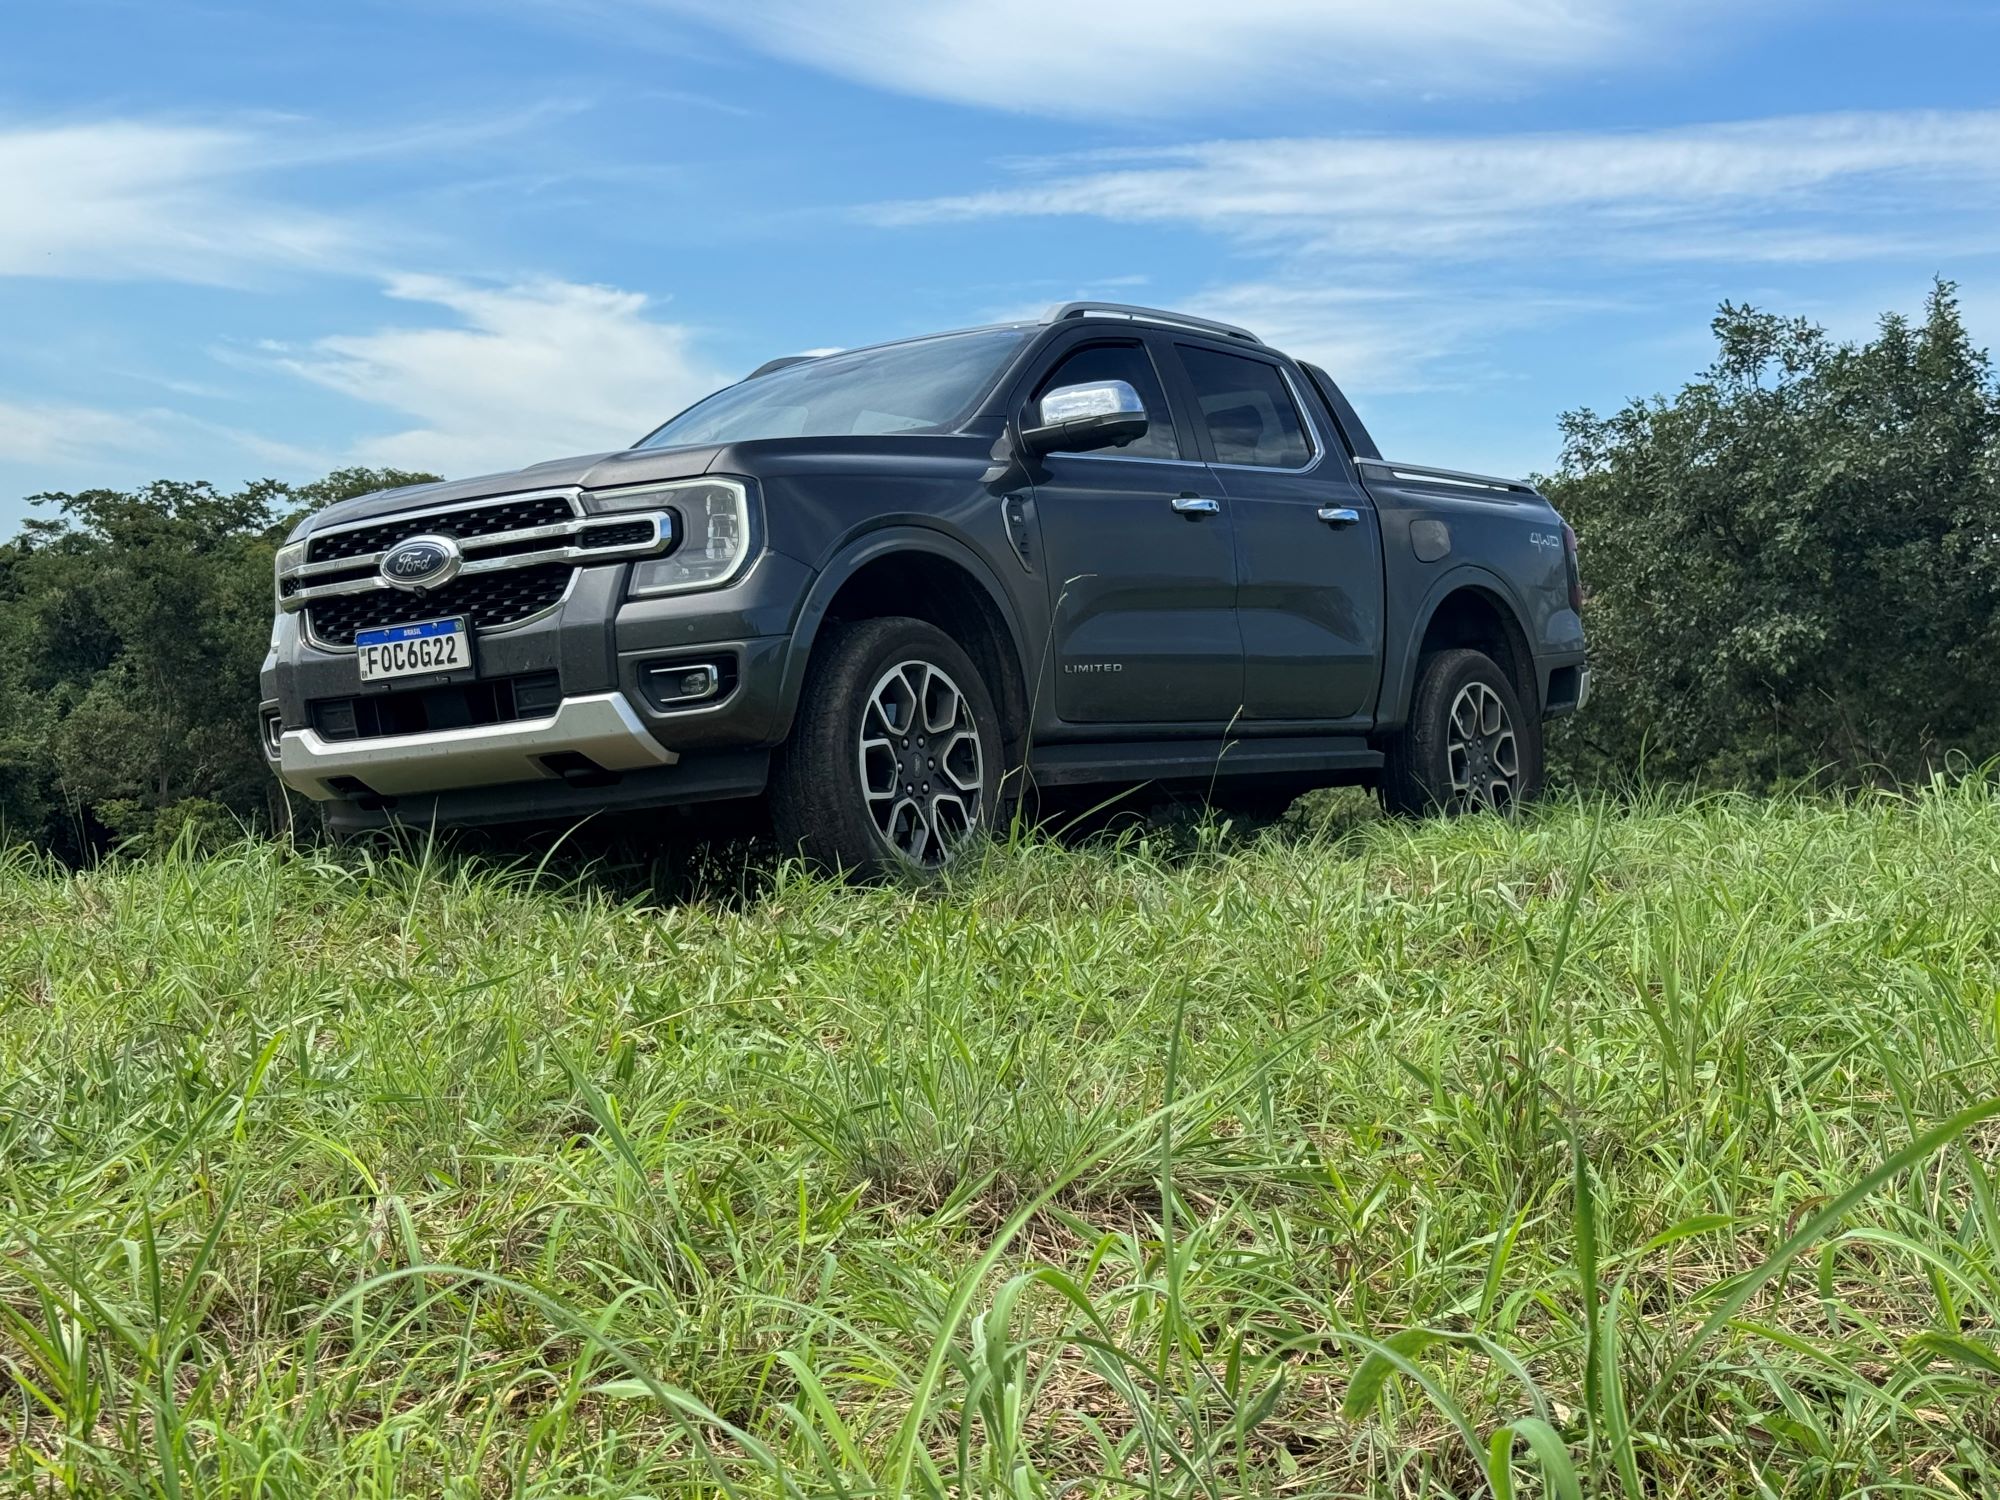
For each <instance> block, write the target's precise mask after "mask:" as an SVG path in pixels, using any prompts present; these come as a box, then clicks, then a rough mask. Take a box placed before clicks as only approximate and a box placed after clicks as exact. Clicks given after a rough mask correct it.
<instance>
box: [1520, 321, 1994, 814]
mask: <svg viewBox="0 0 2000 1500" xmlns="http://www.w3.org/2000/svg"><path fill="white" fill-rule="evenodd" d="M1715 334H1716V339H1717V341H1718V344H1719V345H1720V354H1719V357H1718V358H1717V360H1716V363H1715V364H1714V366H1713V367H1712V368H1711V369H1710V370H1709V371H1708V373H1707V375H1706V376H1705V377H1704V378H1703V379H1701V380H1699V381H1696V382H1695V383H1693V384H1691V385H1689V386H1687V387H1685V388H1684V389H1683V390H1682V391H1681V392H1680V393H1679V394H1678V395H1677V396H1675V397H1674V398H1673V400H1671V401H1667V400H1664V399H1655V400H1651V401H1641V402H1634V403H1633V404H1632V405H1630V406H1628V407H1626V408H1625V409H1624V410H1623V411H1621V412H1619V413H1617V414H1616V415H1614V416H1611V417H1598V416H1595V415H1593V414H1592V413H1590V412H1587V411H1585V412H1576V413H1572V414H1571V415H1569V416H1568V417H1566V418H1565V419H1564V431H1565V434H1566V439H1567V442H1566V448H1565V453H1564V459H1563V467H1562V472H1561V473H1560V475H1558V476H1557V478H1556V479H1555V480H1554V481H1553V482H1552V484H1551V486H1550V494H1551V498H1553V499H1554V500H1555V502H1556V505H1557V507H1558V508H1559V509H1560V510H1561V511H1562V512H1563V514H1564V515H1565V517H1566V518H1567V519H1568V520H1569V522H1570V524H1571V525H1572V526H1574V527H1575V528H1576V530H1577V532H1578V534H1579V536H1580V537H1581V539H1582V549H1583V572H1584V578H1585V582H1586V584H1587V585H1588V587H1589V590H1590V599H1589V608H1588V610H1587V612H1586V616H1585V618H1586V623H1587V627H1588V631H1589V635H1590V642H1591V652H1592V657H1593V660H1594V662H1595V665H1596V678H1597V686H1598V689H1599V693H1598V696H1597V697H1596V698H1595V699H1594V700H1593V701H1592V703H1591V705H1590V708H1589V710H1588V711H1587V713H1586V714H1585V715H1584V716H1582V717H1581V718H1580V719H1579V720H1578V721H1577V722H1576V723H1575V724H1573V725H1570V726H1565V732H1563V733H1560V734H1558V735H1556V736H1553V737H1552V738H1553V739H1554V741H1555V744H1556V747H1557V753H1558V754H1559V755H1561V756H1562V757H1563V758H1564V759H1565V760H1566V762H1567V764H1568V765H1569V767H1570V769H1571V772H1572V774H1573V775H1574V776H1575V777H1576V778H1577V779H1580V780H1584V781H1590V780H1593V779H1596V778H1597V777H1600V776H1602V775H1604V774H1605V773H1607V772H1609V773H1612V774H1629V772H1630V771H1631V770H1632V768H1635V767H1637V766H1639V765H1640V764H1641V763H1642V762H1643V764H1644V767H1645V772H1646V774H1647V775H1648V776H1649V777H1655V778H1658V777H1664V778H1672V779H1683V778H1701V779H1703V780H1707V781H1712V782H1719V783H1725V784H1736V785H1767V784H1770V783H1772V782H1774V781H1779V780H1783V779H1786V778H1796V777H1805V776H1813V775H1819V776H1823V777H1825V778H1827V779H1829V780H1833V781H1837V782H1840V783H1843V784H1848V785H1852V784H1855V783H1858V782H1862V781H1866V780H1871V779H1873V780H1886V779H1889V778H1900V779H1904V780H1922V779H1923V778H1924V777H1925V776H1926V775H1927V774H1928V773H1929V771H1930V770H1931V769H1932V768H1933V767H1934V766H1936V765H1938V764H1940V763H1941V762H1942V761H1943V760H1945V759H1946V758H1947V757H1948V756H1950V755H1951V753H1952V752H1961V753H1963V754H1965V755H1969V756H1970V757H1971V758H1972V759H1973V760H1974V761H1983V760H1984V759H1986V758H1987V757H1989V756H1991V755H1993V754H1994V753H1995V752H1996V751H2000V384H1996V382H1995V379H1994V374H1993V369H1992V366H1991V364H1990V362H1989V361H1988V359H1987V358H1986V356H1985V355H1984V354H1983V353H1981V352H1979V351H1977V350H1975V349H1974V348H1973V346H1972V344H1971V343H1970V341H1969V340H1968V338H1967V336H1966V332H1965V328H1964V325H1963V324H1962V322H1961V321H1960V318H1959V312H1958V306H1957V303H1956V300H1955V298H1954V296H1953V292H1952V288H1951V287H1950V286H1949V285H1947V284H1943V283H1940V284H1939V285H1938V286H1937V287H1936V288H1935V289H1934V291H1933V292H1932V294H1931V297H1930V301H1929V305H1928V307H1927V309H1926V311H1925V316H1924V318H1923V320H1922V321H1921V322H1920V323H1917V324H1914V325H1913V324H1911V323H1909V322H1907V321H1905V320H1904V319H1902V318H1900V317H1895V316H1890V317H1886V318H1884V319H1883V320H1882V323H1881V327H1880V331H1879V333H1878V334H1877V336H1876V337H1875V338H1874V339H1873V340H1872V341H1871V342H1868V343H1865V344H1861V345H1847V344H1840V343H1836V342H1834V341H1833V340H1831V339H1829V338H1828V337H1827V335H1826V334H1825V333H1824V332H1823V331H1822V330H1820V329H1818V328H1815V327H1813V326H1811V325H1810V324H1808V323H1806V322H1804V321H1803V320H1800V319H1792V318H1781V317H1777V316H1774V315H1771V314H1768V313H1760V312H1755V311H1753V310H1751V309H1749V308H1747V307H1737V306H1729V305H1725V306H1724V307H1723V309H1722V311H1721V313H1720V315H1719V316H1718V317H1717V318H1716V320H1715Z"/></svg>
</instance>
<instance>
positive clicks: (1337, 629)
mask: <svg viewBox="0 0 2000 1500" xmlns="http://www.w3.org/2000/svg"><path fill="white" fill-rule="evenodd" d="M1174 352H1175V353H1176V355H1177V356H1178V358H1179V362H1180V372H1181V374H1182V377H1183V378H1184V379H1185V381H1186V394H1187V399H1188V402H1189V404H1190V405H1192V406H1193V408H1194V411H1195V421H1196V423H1197V424H1199V431H1198V434H1197V435H1198V437H1199V438H1200V440H1201V442H1202V444H1203V448H1204V451H1205V456H1206V457H1208V458H1209V459H1210V460H1211V461H1212V462H1213V463H1214V466H1215V473H1216V475H1217V477H1218V479H1219V481H1220V483H1221V485H1222V495H1223V497H1224V499H1225V501H1226V503H1227V504H1228V507H1229V514H1230V517H1231V519H1232V521H1233V522H1234V534H1235V542H1236V576H1237V588H1236V605H1237V613H1238V617H1239V622H1240V626H1241V629H1242V634H1243V653H1244V662H1243V715H1244V717H1245V718H1246V719H1262V720H1271V719H1301V720H1306V719H1309V720H1314V721H1317V722H1320V723H1330V724H1340V725H1349V724H1355V723H1366V722H1368V721H1370V720H1371V719H1372V717H1373V714H1374V711H1375V698H1376V694H1377V692H1378V690H1379V687H1380V683H1381V664H1382V625H1383V620H1382V609H1383V598H1382V596H1383V586H1382V538H1381V532H1380V528H1379V525H1378V523H1377V519H1376V515H1375V508H1374V506H1373V504H1372V503H1370V501H1369V499H1368V496H1367V495H1366V494H1365V493H1364V492H1363V491H1362V489H1361V486H1360V484H1359V483H1358V482H1357V481H1356V479H1355V476H1354V474H1353V471H1352V468H1351V466H1350V465H1349V463H1348V462H1347V458H1346V456H1345V455H1344V454H1343V453H1341V452H1339V451H1337V449H1336V446H1335V442H1336V440H1335V439H1333V438H1332V437H1331V436H1330V428H1329V424H1328V423H1327V422H1326V421H1325V420H1324V419H1323V417H1321V416H1320V415H1319V414H1318V413H1317V410H1316V408H1314V407H1312V406H1311V405H1309V404H1308V403H1310V402H1311V401H1312V399H1313V398H1312V397H1311V396H1310V395H1309V394H1308V393H1307V392H1305V391H1304V390H1302V389H1300V387H1299V385H1298V383H1297V382H1296V380H1294V379H1293V378H1292V376H1291V375H1290V374H1289V373H1288V372H1287V371H1286V369H1285V368H1284V366H1282V365H1280V364H1278V363H1277V362H1275V361H1274V360H1271V359H1269V358H1266V357H1264V356H1262V355H1253V354H1250V353H1248V352H1238V351H1235V350H1224V349H1222V348H1219V347H1213V346H1210V345H1206V344H1198V343H1194V342H1191V341H1183V342H1180V343H1178V344H1177V346H1176V349H1175V351H1174Z"/></svg>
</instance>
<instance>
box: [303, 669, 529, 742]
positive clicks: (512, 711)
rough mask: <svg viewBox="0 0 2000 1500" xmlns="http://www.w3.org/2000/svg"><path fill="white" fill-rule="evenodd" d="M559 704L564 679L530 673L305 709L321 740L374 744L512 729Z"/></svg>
mask: <svg viewBox="0 0 2000 1500" xmlns="http://www.w3.org/2000/svg"><path fill="white" fill-rule="evenodd" d="M561 703H562V679H561V678H560V677H559V676H557V674H555V673H554V672H528V673H524V674H522V675H520V676H517V677H490V678H488V679H486V680H485V681H484V682H463V683H453V684H450V685H448V686H445V687H433V688H423V689H420V690H417V691H402V692H390V693H376V694H371V695H369V696H366V697H359V698H320V699H317V700H315V701H314V702H312V703H310V704H308V705H307V708H308V710H309V712H310V713H311V715H312V726H313V728H314V729H316V730H318V731H319V733H320V735H321V737H322V738H324V739H329V740H370V739H376V738H378V737H381V736H385V735H386V736H393V735H400V734H425V733H427V732H429V731H431V730H434V729H470V728H473V727H474V726H476V725H480V724H512V723H514V722H516V721H517V720H520V719H536V718H541V717H542V716H544V715H546V714H552V713H554V712H555V711H556V709H557V708H558V707H559V706H560V705H561Z"/></svg>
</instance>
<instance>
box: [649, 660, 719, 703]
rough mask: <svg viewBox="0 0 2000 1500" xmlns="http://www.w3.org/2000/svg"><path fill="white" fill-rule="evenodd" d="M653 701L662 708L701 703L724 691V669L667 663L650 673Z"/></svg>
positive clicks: (699, 664) (693, 664)
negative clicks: (722, 689)
mask: <svg viewBox="0 0 2000 1500" xmlns="http://www.w3.org/2000/svg"><path fill="white" fill-rule="evenodd" d="M647 676H648V678H649V679H650V681H649V683H648V686H650V687H651V689H652V698H653V701H654V702H655V703H657V704H659V705H660V707H662V708H677V707H679V706H681V705H682V704H687V703H699V702H701V701H702V700H703V699H704V698H713V697H714V696H715V695H716V693H718V692H719V691H720V690H721V688H722V669H721V668H720V667H718V666H717V665H716V664H715V663H714V662H708V661H704V662H692V663H690V662H667V663H662V664H661V665H659V666H656V667H651V668H648V669H647Z"/></svg>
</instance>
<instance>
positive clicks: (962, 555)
mask: <svg viewBox="0 0 2000 1500" xmlns="http://www.w3.org/2000/svg"><path fill="white" fill-rule="evenodd" d="M911 552H918V553H924V554H927V555H929V556H932V557H938V558H942V559H944V560H946V561H948V562H952V563H956V564H957V565H958V566H959V567H961V568H963V569H964V570H965V571H966V572H967V573H969V574H970V575H971V576H972V578H973V579H974V581H975V582H976V583H977V584H978V585H979V587H980V588H981V589H982V590H983V591H984V592H985V594H986V597H987V598H988V599H989V600H990V601H991V602H992V604H993V607H994V608H995V609H996V610H997V611H998V612H999V615H1000V618H1001V620H1002V621H1004V622H1005V624H1006V627H1007V635H1008V639H1009V641H1010V643H1011V645H1012V648H1013V652H1014V663H1015V666H1016V668H1021V669H1024V664H1025V662H1026V659H1027V653H1026V648H1025V645H1024V641H1025V637H1024V636H1023V634H1022V629H1021V619H1020V614H1019V611H1018V610H1017V609H1016V608H1015V605H1014V601H1013V600H1012V598H1010V597H1009V595H1008V593H1007V590H1006V589H1005V588H1004V587H1003V586H1002V585H1001V583H1000V580H999V578H998V577H997V576H996V575H995V574H994V571H993V569H992V568H991V567H989V566H988V565H987V564H986V561H985V559H983V558H982V557H980V555H979V554H978V553H977V552H975V551H973V550H972V548H970V547H968V546H967V545H966V544H965V543H964V542H961V541H959V540H958V539H957V538H956V537H954V536H952V535H951V534H950V533H948V532H944V531H939V530H936V529H934V528H932V527H928V526H914V525H893V526H885V527H881V528H878V529H876V530H872V531H868V532H865V533H863V534H862V535H860V536H858V537H855V538H853V539H852V540H850V541H848V542H847V543H845V544H844V545H843V546H842V547H841V548H840V550H839V551H837V552H836V553H835V554H834V556H833V558H832V560H831V561H830V562H828V563H827V565H826V566H825V567H824V568H823V569H821V571H820V573H819V576H818V577H816V578H815V579H814V580H813V582H812V586H811V588H809V589H808V590H807V591H806V598H805V603H804V604H803V605H802V606H800V609H799V614H798V619H797V621H796V623H795V624H794V625H793V627H792V639H791V646H790V649H789V650H788V651H787V653H786V656H785V671H784V678H783V682H782V685H781V687H780V695H781V698H780V701H781V712H782V714H783V718H784V724H785V732H786V733H787V734H789V733H790V732H791V721H792V716H793V714H794V713H796V712H797V710H798V705H799V695H800V694H801V693H803V692H804V691H805V681H806V670H807V668H808V667H809V666H810V665H811V664H812V653H813V647H814V646H815V645H816V644H817V642H818V640H819V633H820V627H821V626H822V625H824V624H825V622H826V614H827V610H828V609H829V608H831V607H832V605H833V601H834V599H835V598H836V597H837V596H838V595H839V593H840V591H841V589H842V587H844V586H845V585H846V583H847V582H848V580H850V579H851V578H853V577H854V576H855V574H857V573H859V572H860V571H861V570H862V569H863V568H865V567H867V566H868V565H869V564H870V563H872V562H876V561H878V560H880V559H881V558H884V557H889V556H892V555H895V554H899V553H911Z"/></svg>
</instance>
